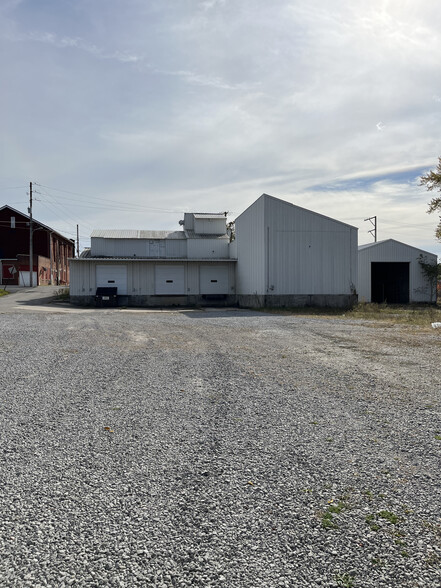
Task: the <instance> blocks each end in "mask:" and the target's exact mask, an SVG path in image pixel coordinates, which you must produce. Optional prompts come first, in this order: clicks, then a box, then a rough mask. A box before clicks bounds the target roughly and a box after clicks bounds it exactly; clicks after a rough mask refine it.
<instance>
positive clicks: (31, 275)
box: [28, 182, 34, 288]
mask: <svg viewBox="0 0 441 588" xmlns="http://www.w3.org/2000/svg"><path fill="white" fill-rule="evenodd" d="M28 212H29V286H30V287H31V288H33V287H34V247H33V238H32V237H33V228H32V182H29V208H28Z"/></svg>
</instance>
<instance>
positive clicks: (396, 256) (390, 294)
mask: <svg viewBox="0 0 441 588" xmlns="http://www.w3.org/2000/svg"><path fill="white" fill-rule="evenodd" d="M420 259H422V260H423V261H424V262H425V263H430V264H436V263H437V256H436V255H434V254H433V253H429V252H428V251H423V250H422V249H417V248H416V247H412V246H411V245H406V244H405V243H400V242H399V241H395V240H394V239H387V240H384V241H377V242H376V243H369V244H367V245H361V246H360V247H359V248H358V287H357V291H358V299H359V300H360V301H364V302H379V303H381V302H388V303H390V304H407V303H412V302H434V301H435V300H436V282H435V283H434V284H431V283H430V281H429V280H428V279H427V277H426V276H425V275H424V273H423V271H422V268H421V265H420V263H419V261H420Z"/></svg>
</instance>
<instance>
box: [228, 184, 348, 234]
mask: <svg viewBox="0 0 441 588" xmlns="http://www.w3.org/2000/svg"><path fill="white" fill-rule="evenodd" d="M262 198H263V199H265V200H272V201H274V202H276V203H277V202H279V203H280V204H284V205H286V206H290V207H292V208H295V209H297V210H301V211H303V212H307V213H309V214H313V215H315V216H319V217H321V218H324V219H326V220H329V221H332V222H334V223H339V224H341V225H344V226H345V227H350V228H351V229H355V230H357V231H358V227H354V225H349V224H348V223H344V222H343V221H339V220H337V219H336V218H332V217H330V216H326V215H324V214H321V213H320V212H314V211H313V210H309V208H303V207H302V206H297V204H292V203H291V202H287V201H286V200H282V199H281V198H276V197H275V196H270V195H269V194H265V193H264V194H262V195H261V196H259V198H258V199H257V200H255V201H254V202H253V203H252V204H250V206H248V208H246V209H245V210H244V211H243V212H242V213H241V214H240V215H239V216H238V217H237V218H236V220H237V219H238V218H240V217H241V216H242V215H243V214H245V212H246V211H247V210H248V209H249V208H251V207H252V206H254V204H256V202H258V201H259V200H260V199H262Z"/></svg>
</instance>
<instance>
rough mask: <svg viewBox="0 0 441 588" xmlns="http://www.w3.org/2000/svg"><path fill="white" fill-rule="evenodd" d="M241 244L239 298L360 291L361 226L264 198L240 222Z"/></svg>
mask: <svg viewBox="0 0 441 588" xmlns="http://www.w3.org/2000/svg"><path fill="white" fill-rule="evenodd" d="M236 240H237V257H238V263H237V274H238V275H237V292H238V294H255V295H268V294H269V295H274V296H281V295H283V296H286V295H308V296H311V295H350V294H352V293H353V292H354V291H355V286H356V282H357V229H356V228H355V227H351V226H350V225H346V224H344V223H341V222H339V221H335V220H333V219H330V218H328V217H324V216H322V215H319V214H316V213H313V212H311V211H309V210H305V209H302V208H299V207H297V206H293V205H291V204H289V203H287V202H284V201H282V200H279V199H276V198H272V197H271V196H266V195H263V196H261V197H260V198H259V199H258V200H257V201H256V202H255V203H254V204H253V205H252V206H250V207H249V208H248V209H247V210H246V211H245V212H244V213H243V214H242V215H241V216H240V217H239V218H238V219H237V220H236Z"/></svg>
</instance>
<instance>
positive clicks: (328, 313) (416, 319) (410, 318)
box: [261, 302, 441, 327]
mask: <svg viewBox="0 0 441 588" xmlns="http://www.w3.org/2000/svg"><path fill="white" fill-rule="evenodd" d="M261 310H262V311H263V312H270V313H274V314H282V315H299V316H307V317H322V318H342V319H364V320H371V321H380V322H386V323H393V324H401V325H413V326H426V327H427V326H429V327H431V323H435V322H441V303H438V304H375V303H367V302H359V303H358V304H357V305H356V306H354V307H353V308H352V309H342V308H318V307H317V308H316V307H310V306H305V307H299V308H262V309H261Z"/></svg>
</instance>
